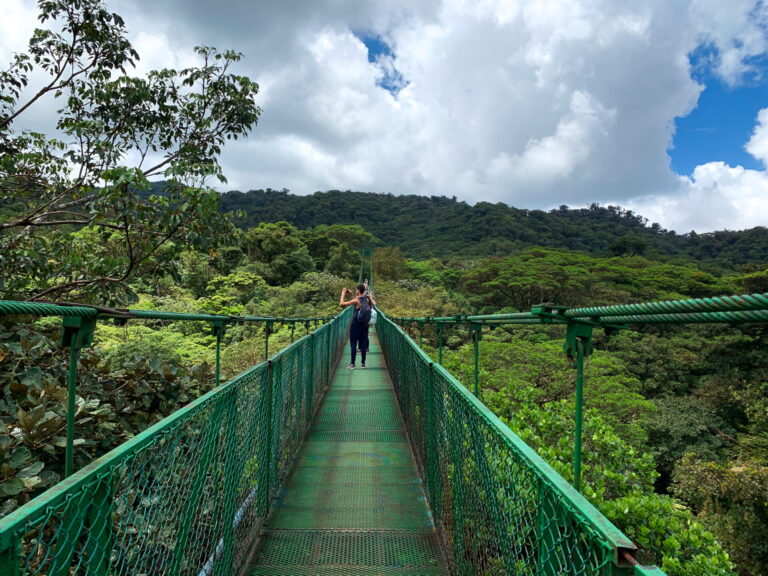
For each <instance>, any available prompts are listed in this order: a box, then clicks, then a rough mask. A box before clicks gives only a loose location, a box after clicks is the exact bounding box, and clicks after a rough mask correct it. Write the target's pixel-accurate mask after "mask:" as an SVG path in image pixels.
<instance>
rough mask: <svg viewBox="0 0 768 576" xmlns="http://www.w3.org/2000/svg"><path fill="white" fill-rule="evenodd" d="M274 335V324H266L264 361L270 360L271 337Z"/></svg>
mask: <svg viewBox="0 0 768 576" xmlns="http://www.w3.org/2000/svg"><path fill="white" fill-rule="evenodd" d="M270 334H272V322H266V323H265V324H264V360H268V359H269V335H270Z"/></svg>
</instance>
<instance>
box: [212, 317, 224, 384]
mask: <svg viewBox="0 0 768 576" xmlns="http://www.w3.org/2000/svg"><path fill="white" fill-rule="evenodd" d="M226 329H227V323H226V322H225V321H224V320H217V321H215V322H214V323H213V324H212V325H211V334H213V335H214V336H216V386H218V385H219V384H220V383H221V339H222V338H223V337H224V331H225V330H226Z"/></svg>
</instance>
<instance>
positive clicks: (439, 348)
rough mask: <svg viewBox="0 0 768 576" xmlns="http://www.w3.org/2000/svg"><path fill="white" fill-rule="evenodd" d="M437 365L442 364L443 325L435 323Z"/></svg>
mask: <svg viewBox="0 0 768 576" xmlns="http://www.w3.org/2000/svg"><path fill="white" fill-rule="evenodd" d="M437 363H438V364H442V363H443V323H442V322H438V323H437Z"/></svg>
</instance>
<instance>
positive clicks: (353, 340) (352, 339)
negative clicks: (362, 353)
mask: <svg viewBox="0 0 768 576" xmlns="http://www.w3.org/2000/svg"><path fill="white" fill-rule="evenodd" d="M359 341H360V337H359V334H358V331H357V325H356V324H355V323H354V322H353V323H352V326H351V327H350V329H349V347H350V349H351V351H352V357H351V359H350V361H349V366H350V367H354V366H355V357H356V356H357V345H358V343H359Z"/></svg>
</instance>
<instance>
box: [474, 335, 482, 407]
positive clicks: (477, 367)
mask: <svg viewBox="0 0 768 576" xmlns="http://www.w3.org/2000/svg"><path fill="white" fill-rule="evenodd" d="M482 330H483V327H482V326H480V325H479V324H473V325H472V343H473V345H474V352H475V381H474V383H475V386H474V391H475V397H476V398H480V340H481V339H482V337H483V335H482Z"/></svg>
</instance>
